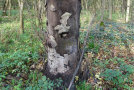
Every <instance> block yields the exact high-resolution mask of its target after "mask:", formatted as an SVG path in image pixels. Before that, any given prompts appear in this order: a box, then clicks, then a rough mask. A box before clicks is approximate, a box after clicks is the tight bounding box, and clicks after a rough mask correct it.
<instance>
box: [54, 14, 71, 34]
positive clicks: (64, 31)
mask: <svg viewBox="0 0 134 90" xmlns="http://www.w3.org/2000/svg"><path fill="white" fill-rule="evenodd" d="M70 16H71V13H69V12H65V13H64V14H63V15H62V16H61V20H60V23H61V24H60V25H57V26H56V27H55V28H54V30H57V31H58V34H59V35H61V37H66V36H67V34H68V32H69V29H70V26H67V21H68V19H69V18H70Z"/></svg>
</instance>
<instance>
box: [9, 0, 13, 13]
mask: <svg viewBox="0 0 134 90" xmlns="http://www.w3.org/2000/svg"><path fill="white" fill-rule="evenodd" d="M11 6H12V3H11V0H9V14H8V15H9V16H11Z"/></svg>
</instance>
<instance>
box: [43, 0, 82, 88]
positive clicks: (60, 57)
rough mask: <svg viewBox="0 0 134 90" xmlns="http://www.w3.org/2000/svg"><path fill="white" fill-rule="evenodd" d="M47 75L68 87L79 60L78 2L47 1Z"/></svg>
mask: <svg viewBox="0 0 134 90" xmlns="http://www.w3.org/2000/svg"><path fill="white" fill-rule="evenodd" d="M46 11H47V19H48V21H47V47H48V48H47V49H48V63H47V67H46V70H47V75H48V76H49V77H50V78H52V79H54V78H53V77H61V78H62V79H63V81H64V82H65V85H66V86H68V84H69V82H70V80H71V77H72V75H73V72H74V70H75V68H76V66H77V62H78V59H79V45H78V38H79V27H80V23H79V22H80V21H79V19H80V11H81V1H80V0H48V1H47V5H46Z"/></svg>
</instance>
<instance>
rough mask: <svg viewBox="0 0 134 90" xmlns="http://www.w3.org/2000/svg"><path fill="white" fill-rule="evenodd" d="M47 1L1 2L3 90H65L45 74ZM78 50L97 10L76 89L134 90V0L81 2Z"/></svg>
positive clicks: (0, 83) (0, 80)
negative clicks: (60, 89)
mask: <svg viewBox="0 0 134 90" xmlns="http://www.w3.org/2000/svg"><path fill="white" fill-rule="evenodd" d="M45 3H46V1H45V0H0V89H1V90H47V89H50V90H51V89H52V90H53V89H56V88H57V87H61V88H65V87H64V86H63V85H62V80H61V79H60V78H59V79H57V80H55V81H52V80H50V79H49V78H47V77H46V76H44V75H43V68H44V65H45V63H46V62H47V54H46V49H45V31H46V20H47V19H46V16H45V14H46V9H45ZM81 5H82V11H81V18H80V23H81V27H80V38H79V40H80V47H82V46H83V43H84V38H85V35H86V33H87V30H88V24H89V21H90V20H91V17H92V14H93V13H95V12H96V14H97V16H96V17H95V21H94V24H93V25H92V29H91V30H90V35H89V37H88V43H87V46H86V53H85V54H84V60H83V62H82V66H81V70H82V77H81V78H79V76H76V77H75V85H76V88H77V90H107V89H112V90H125V89H126V90H133V89H134V77H133V76H134V0H82V1H81Z"/></svg>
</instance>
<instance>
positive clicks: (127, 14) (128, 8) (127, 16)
mask: <svg viewBox="0 0 134 90" xmlns="http://www.w3.org/2000/svg"><path fill="white" fill-rule="evenodd" d="M129 13H130V0H127V11H126V22H128V21H129Z"/></svg>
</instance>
